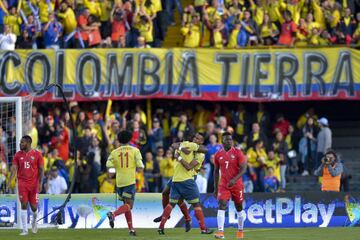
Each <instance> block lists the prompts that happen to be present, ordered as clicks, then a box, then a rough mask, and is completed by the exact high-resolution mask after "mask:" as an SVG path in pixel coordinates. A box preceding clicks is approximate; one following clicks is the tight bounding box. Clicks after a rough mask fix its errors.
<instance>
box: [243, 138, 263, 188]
mask: <svg viewBox="0 0 360 240" xmlns="http://www.w3.org/2000/svg"><path fill="white" fill-rule="evenodd" d="M246 156H247V158H248V165H249V167H250V172H254V173H255V174H256V180H255V181H254V188H255V191H256V192H263V191H264V176H265V171H264V166H265V162H266V160H267V154H266V151H265V148H264V144H263V141H261V140H256V141H255V142H254V146H253V147H251V148H249V150H248V151H247V153H246Z"/></svg>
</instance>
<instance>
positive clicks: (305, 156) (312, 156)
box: [299, 117, 318, 176]
mask: <svg viewBox="0 0 360 240" xmlns="http://www.w3.org/2000/svg"><path fill="white" fill-rule="evenodd" d="M317 134H318V129H317V127H316V126H315V121H314V119H313V118H312V117H309V118H308V120H307V122H306V124H305V126H304V127H303V128H302V138H301V140H300V143H299V152H300V154H301V163H302V164H303V166H302V168H303V169H304V170H303V172H302V176H307V175H309V174H310V173H311V172H312V171H313V170H314V165H315V162H316V142H315V141H314V140H315V139H316V138H317Z"/></svg>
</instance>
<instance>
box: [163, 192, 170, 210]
mask: <svg viewBox="0 0 360 240" xmlns="http://www.w3.org/2000/svg"><path fill="white" fill-rule="evenodd" d="M169 199H170V195H169V194H163V195H162V199H161V200H162V206H163V209H165V208H166V206H167V205H168V204H169Z"/></svg>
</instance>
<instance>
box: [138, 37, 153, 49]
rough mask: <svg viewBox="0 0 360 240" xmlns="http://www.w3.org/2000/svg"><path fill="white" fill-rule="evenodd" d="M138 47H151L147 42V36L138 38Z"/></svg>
mask: <svg viewBox="0 0 360 240" xmlns="http://www.w3.org/2000/svg"><path fill="white" fill-rule="evenodd" d="M136 48H151V47H150V45H149V44H146V42H145V38H144V37H142V36H140V37H138V38H137V45H136Z"/></svg>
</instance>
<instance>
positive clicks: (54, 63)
mask: <svg viewBox="0 0 360 240" xmlns="http://www.w3.org/2000/svg"><path fill="white" fill-rule="evenodd" d="M359 68H360V51H358V50H354V49H350V48H316V49H315V48H314V49H266V50H265V49H249V50H216V49H193V50H192V49H176V48H175V49H91V50H58V51H53V50H39V51H33V50H18V51H7V52H1V53H0V92H1V95H5V96H12V95H26V94H29V93H30V94H35V93H39V92H41V91H42V90H43V89H45V88H46V87H47V86H48V85H49V84H50V83H58V84H60V85H62V86H63V87H64V90H65V93H66V96H67V97H68V98H70V99H72V100H78V101H91V100H105V99H108V98H111V99H143V98H167V99H187V100H212V101H214V100H217V101H284V100H286V101H299V100H328V99H350V100H351V99H355V100H360V72H359V71H357V70H356V69H359ZM60 99H61V96H60V93H59V91H58V90H57V89H53V90H52V92H46V93H43V94H42V95H39V96H38V98H37V99H36V100H38V101H57V100H60Z"/></svg>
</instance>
